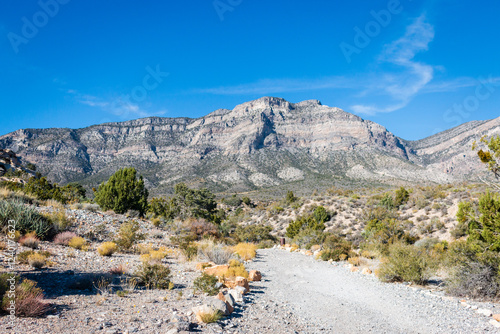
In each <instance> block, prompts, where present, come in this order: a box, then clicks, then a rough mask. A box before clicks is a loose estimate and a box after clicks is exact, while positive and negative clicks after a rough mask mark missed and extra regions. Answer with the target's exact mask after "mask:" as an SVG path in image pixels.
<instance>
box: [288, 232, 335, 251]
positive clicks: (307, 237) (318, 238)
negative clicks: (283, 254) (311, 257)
mask: <svg viewBox="0 0 500 334" xmlns="http://www.w3.org/2000/svg"><path fill="white" fill-rule="evenodd" d="M328 235H329V234H328V233H324V232H323V231H319V230H313V229H310V228H307V229H303V230H301V231H300V232H299V233H298V234H297V235H295V237H294V238H293V239H292V242H293V243H295V244H297V245H299V246H300V247H302V248H306V249H309V248H311V246H312V245H316V244H322V243H323V241H324V240H325V238H326V237H327V236H328Z"/></svg>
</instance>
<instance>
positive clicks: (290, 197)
mask: <svg viewBox="0 0 500 334" xmlns="http://www.w3.org/2000/svg"><path fill="white" fill-rule="evenodd" d="M298 200H299V198H298V197H295V195H294V194H293V191H291V190H289V191H287V193H286V197H285V203H286V204H288V205H290V204H292V203H295V202H297V201H298Z"/></svg>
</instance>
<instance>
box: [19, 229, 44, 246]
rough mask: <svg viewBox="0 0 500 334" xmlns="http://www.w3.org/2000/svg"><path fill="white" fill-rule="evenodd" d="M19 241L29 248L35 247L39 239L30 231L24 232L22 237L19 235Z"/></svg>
mask: <svg viewBox="0 0 500 334" xmlns="http://www.w3.org/2000/svg"><path fill="white" fill-rule="evenodd" d="M19 243H20V244H21V245H22V246H24V247H28V248H31V249H37V248H38V245H39V244H40V239H38V238H37V237H36V236H35V233H32V232H31V233H28V234H26V235H25V236H24V237H21V238H20V239H19Z"/></svg>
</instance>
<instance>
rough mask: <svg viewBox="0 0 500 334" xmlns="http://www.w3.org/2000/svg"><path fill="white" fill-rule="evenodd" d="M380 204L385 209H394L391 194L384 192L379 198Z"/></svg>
mask: <svg viewBox="0 0 500 334" xmlns="http://www.w3.org/2000/svg"><path fill="white" fill-rule="evenodd" d="M380 206H382V207H384V208H386V209H387V210H392V209H394V199H393V198H392V196H391V194H385V195H384V197H382V199H381V200H380Z"/></svg>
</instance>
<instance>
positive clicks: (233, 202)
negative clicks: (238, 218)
mask: <svg viewBox="0 0 500 334" xmlns="http://www.w3.org/2000/svg"><path fill="white" fill-rule="evenodd" d="M223 202H224V203H225V204H227V205H229V206H232V207H235V208H236V207H238V206H240V205H241V203H243V201H242V200H241V198H239V197H237V196H236V195H233V196H231V197H229V198H225V199H224V201H223Z"/></svg>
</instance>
